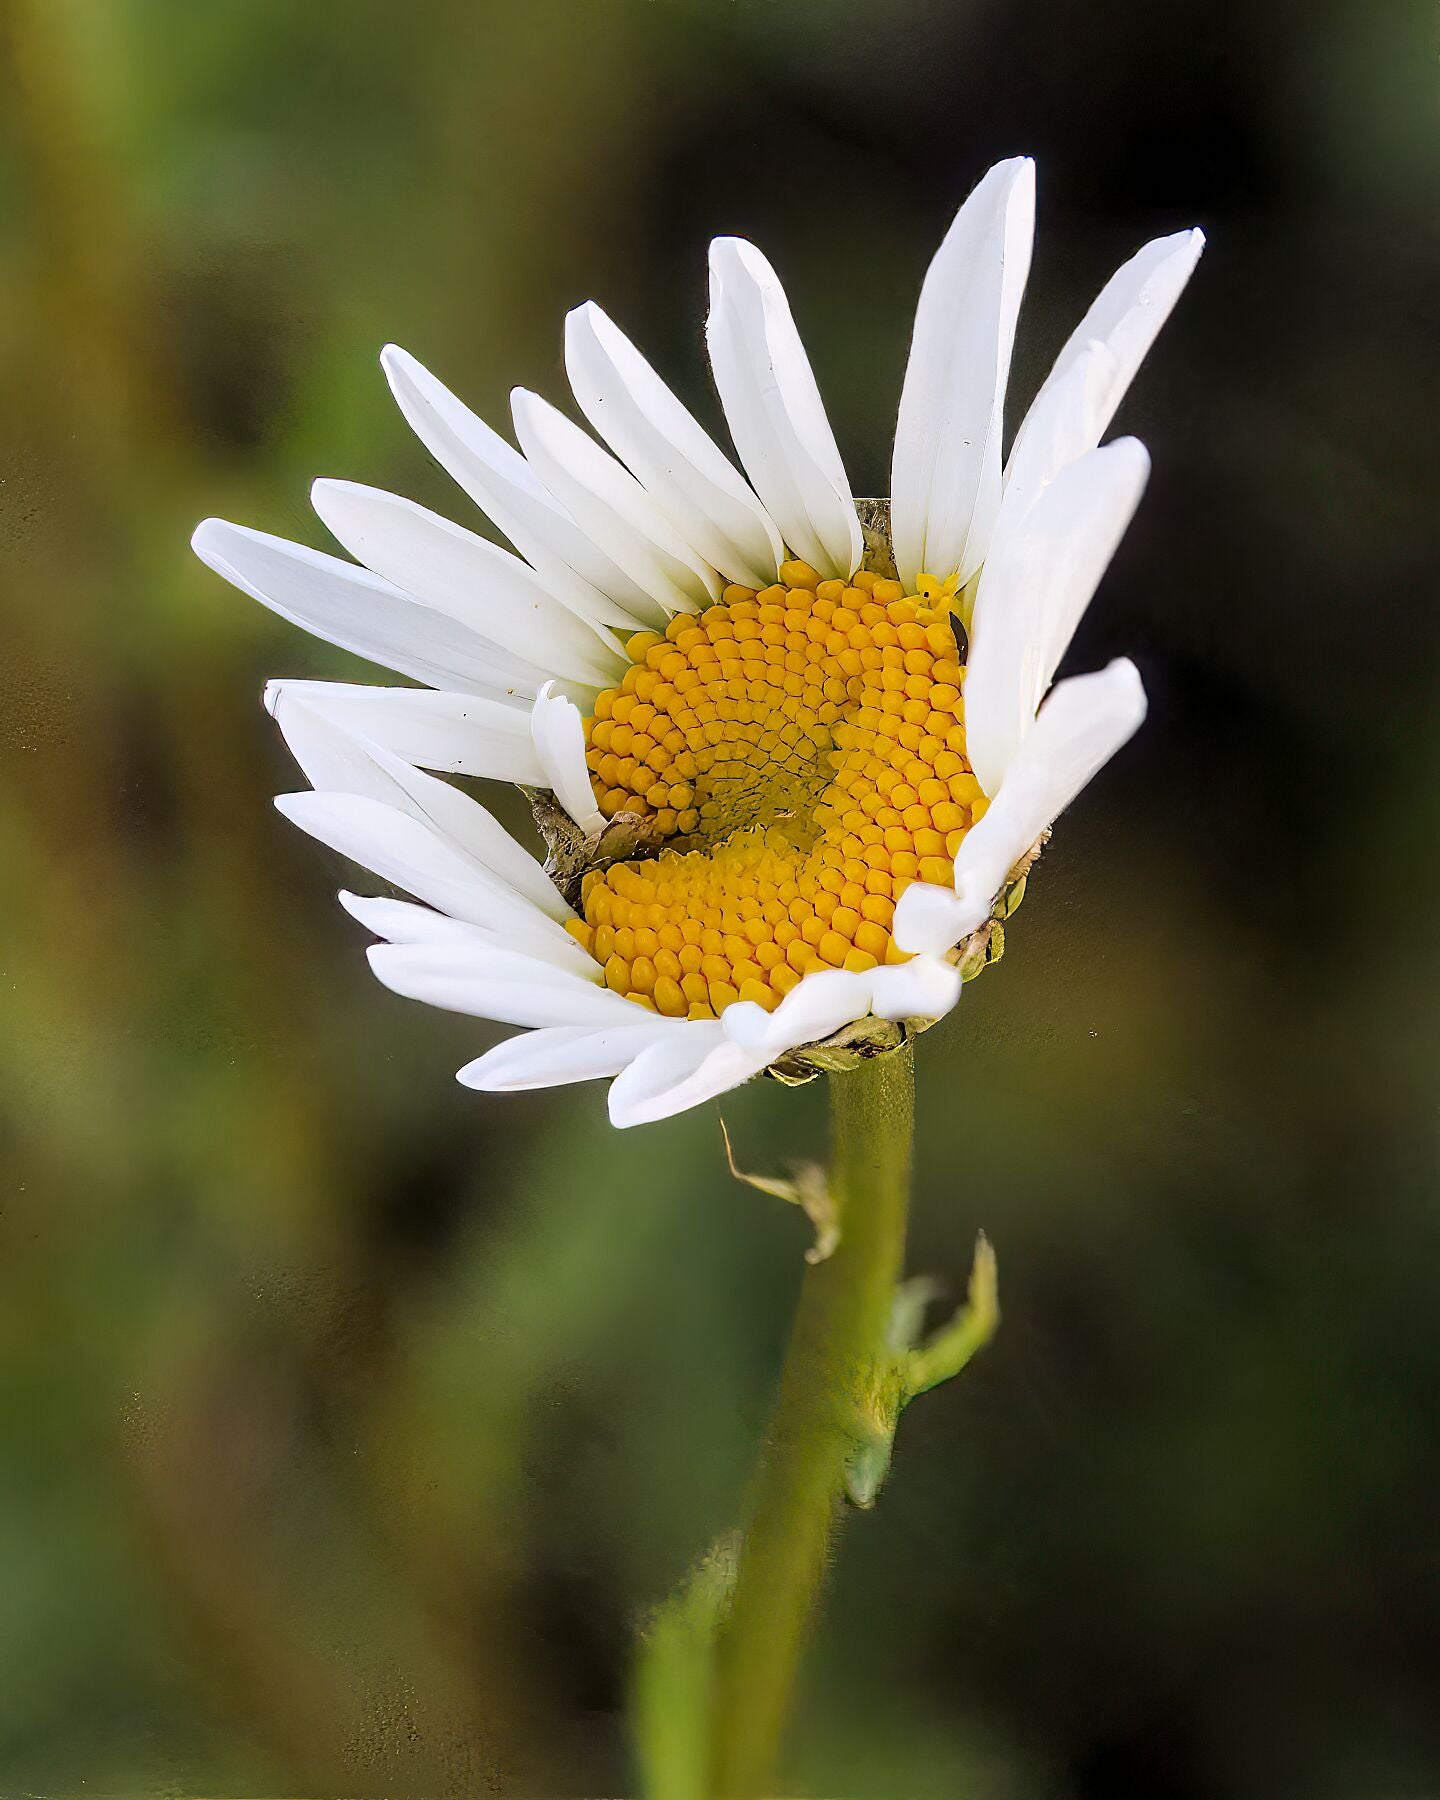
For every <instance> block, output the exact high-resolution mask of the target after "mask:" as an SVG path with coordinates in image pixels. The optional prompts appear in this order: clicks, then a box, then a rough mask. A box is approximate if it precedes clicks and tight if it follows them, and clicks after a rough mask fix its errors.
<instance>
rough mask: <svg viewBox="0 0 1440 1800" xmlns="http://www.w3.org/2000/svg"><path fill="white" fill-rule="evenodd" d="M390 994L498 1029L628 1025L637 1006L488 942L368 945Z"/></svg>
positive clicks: (373, 964)
mask: <svg viewBox="0 0 1440 1800" xmlns="http://www.w3.org/2000/svg"><path fill="white" fill-rule="evenodd" d="M367 955H368V956H369V958H370V967H371V968H372V969H373V970H374V971H375V973H376V975H377V976H378V977H379V979H380V980H381V981H383V982H384V984H385V986H386V987H388V988H389V989H391V991H392V992H394V993H397V994H403V995H404V996H405V997H406V999H409V1000H420V1001H423V1002H424V1003H425V1005H427V1006H441V1007H444V1008H445V1009H446V1011H447V1012H460V1013H469V1014H470V1015H471V1016H472V1017H474V1018H479V1019H494V1020H495V1021H496V1023H497V1024H501V1025H611V1024H613V1025H626V1024H628V1023H629V1017H628V1015H629V1014H631V1013H633V1012H634V1011H635V1010H636V1009H635V1007H634V1005H633V1004H632V1002H630V1001H629V1000H624V999H622V998H621V997H620V995H619V994H615V993H612V992H611V991H610V989H609V988H607V987H601V986H597V985H596V984H595V983H593V982H589V981H586V980H584V979H582V978H581V977H580V976H577V975H571V974H569V973H568V972H567V971H565V970H564V969H556V968H553V967H551V966H550V965H549V964H547V963H543V962H539V961H536V960H534V959H532V958H530V957H527V956H522V955H518V954H517V953H516V952H514V951H506V950H497V949H495V948H493V947H492V946H490V945H475V946H471V945H463V946H462V945H449V944H372V945H371V946H370V949H369V951H368V952H367Z"/></svg>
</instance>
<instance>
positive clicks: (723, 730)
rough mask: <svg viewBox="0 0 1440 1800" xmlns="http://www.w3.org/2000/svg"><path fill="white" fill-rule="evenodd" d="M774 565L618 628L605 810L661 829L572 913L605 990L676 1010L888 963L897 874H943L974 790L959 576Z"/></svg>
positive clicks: (600, 728) (691, 1010) (603, 737)
mask: <svg viewBox="0 0 1440 1800" xmlns="http://www.w3.org/2000/svg"><path fill="white" fill-rule="evenodd" d="M779 574H780V580H779V582H778V583H777V584H776V585H775V586H773V587H768V588H765V589H763V590H762V591H761V592H759V593H756V592H754V591H753V590H752V589H750V588H744V587H727V588H726V590H725V593H724V596H723V598H722V599H721V600H720V601H719V602H718V604H716V605H714V606H711V607H708V608H707V609H706V610H705V611H704V612H702V613H699V614H689V613H686V614H680V615H678V616H677V617H676V618H674V619H672V620H671V621H670V625H669V627H668V629H667V630H666V632H665V635H664V636H663V637H660V636H658V635H657V634H655V633H653V632H642V633H640V634H639V635H637V636H636V637H633V638H631V639H630V641H629V643H628V644H627V646H626V648H627V651H628V653H629V655H630V657H631V658H632V665H631V667H630V668H629V669H627V670H626V673H625V679H624V681H623V682H622V683H621V685H620V686H619V687H618V688H611V689H607V690H606V691H605V692H604V693H602V694H601V695H600V696H599V697H598V699H597V700H596V702H595V716H594V718H593V719H590V720H587V721H586V726H585V741H586V761H587V763H588V764H589V768H590V779H591V784H592V786H593V787H594V790H595V798H596V802H597V804H598V806H599V808H600V811H601V812H602V813H603V814H605V815H606V817H607V818H613V817H615V816H616V815H617V814H621V813H629V814H637V815H639V817H640V818H641V819H642V820H643V821H644V824H643V835H644V837H645V838H646V840H647V842H648V843H649V844H650V845H651V846H652V847H653V846H654V845H656V844H657V843H658V844H660V845H661V846H663V847H661V848H660V849H659V850H658V852H656V853H654V854H651V855H649V856H647V857H644V858H643V859H637V860H633V861H629V862H621V863H612V864H611V865H610V866H609V867H608V868H605V869H597V870H592V871H591V872H590V873H589V874H587V875H586V876H585V878H584V881H583V883H582V886H581V897H582V905H583V910H584V918H583V919H582V920H577V921H575V922H574V923H573V924H572V925H571V927H570V929H571V931H572V932H573V933H574V935H575V936H576V937H577V938H578V939H579V941H580V942H581V943H582V944H583V945H584V946H585V948H586V949H587V950H589V951H590V953H591V954H592V955H593V956H594V957H595V958H596V960H597V961H598V962H600V963H601V964H602V965H603V967H604V970H605V980H606V982H607V983H608V984H609V986H610V987H612V988H613V989H614V990H615V991H616V992H617V993H619V994H624V995H625V996H626V997H627V998H629V999H631V1000H635V1001H637V1002H639V1003H640V1004H641V1005H643V1006H646V1007H649V1008H651V1009H653V1010H656V1011H659V1012H662V1013H665V1014H667V1015H669V1016H671V1017H674V1018H684V1017H686V1016H687V1015H688V1016H689V1017H690V1018H695V1019H709V1018H713V1017H715V1016H716V1015H717V1014H719V1013H720V1012H721V1011H723V1009H724V1008H725V1007H727V1006H729V1005H730V1004H731V1003H732V1002H733V1001H735V1000H754V1001H757V1002H758V1003H759V1004H760V1005H761V1006H763V1007H765V1008H767V1010H768V1009H770V1008H772V1007H774V1006H776V1005H778V1004H779V1002H780V1000H781V999H782V998H783V997H784V995H785V994H787V993H789V991H790V989H791V988H793V987H794V986H795V984H796V983H797V982H798V981H799V980H800V979H801V977H802V976H803V975H806V974H808V973H809V972H810V971H811V970H815V969H859V970H863V969H872V968H874V967H875V966H876V964H877V963H895V962H904V961H905V960H906V955H905V953H904V952H903V951H902V950H900V949H899V948H898V947H897V946H896V944H895V942H894V940H893V939H892V937H891V935H890V925H891V920H892V919H893V917H894V913H895V902H896V901H897V900H898V899H899V898H900V896H901V894H902V893H904V891H905V889H906V888H907V887H908V886H909V884H910V883H911V882H912V881H916V880H919V881H928V882H934V883H936V884H937V885H940V886H949V885H950V884H951V878H952V864H953V860H954V856H955V851H956V849H957V848H958V846H959V843H960V839H961V838H962V837H963V835H964V833H965V831H966V830H967V829H968V827H969V826H970V825H971V824H972V823H973V822H974V821H975V819H977V818H978V817H979V816H980V814H981V813H982V812H983V810H984V808H985V805H986V802H985V799H984V796H983V795H982V794H981V792H980V784H979V783H978V782H977V781H976V779H975V777H974V775H973V774H972V773H971V771H970V765H969V763H968V762H967V761H966V759H965V723H964V718H965V709H964V702H963V700H962V698H961V688H962V684H963V682H964V675H965V672H964V669H963V667H962V666H961V663H960V657H959V652H958V649H957V646H956V642H955V634H954V629H953V626H952V624H951V620H950V609H951V606H952V604H954V596H953V593H952V591H951V589H952V588H953V583H941V582H937V581H934V580H932V579H931V578H930V577H928V576H923V575H922V576H921V577H920V580H919V583H918V584H917V585H918V586H919V589H920V592H919V593H918V594H909V595H907V594H906V593H905V591H904V589H903V588H902V586H901V585H900V583H899V582H898V581H888V580H882V579H880V578H879V577H877V576H876V575H874V574H872V573H870V572H868V571H861V572H860V573H859V574H857V575H855V576H854V577H853V578H852V580H851V582H849V583H846V582H842V581H821V580H820V578H819V576H818V575H817V574H816V572H815V571H814V570H813V569H812V568H810V567H809V565H808V564H805V563H799V562H787V563H783V564H782V565H781V567H780V571H779Z"/></svg>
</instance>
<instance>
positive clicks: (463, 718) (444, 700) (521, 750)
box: [265, 680, 545, 787]
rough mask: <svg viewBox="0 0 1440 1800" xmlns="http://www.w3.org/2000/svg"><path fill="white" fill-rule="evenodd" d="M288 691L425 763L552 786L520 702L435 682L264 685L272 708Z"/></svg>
mask: <svg viewBox="0 0 1440 1800" xmlns="http://www.w3.org/2000/svg"><path fill="white" fill-rule="evenodd" d="M286 695H290V696H292V697H293V698H294V699H297V700H301V701H303V702H304V703H305V705H306V706H309V707H312V708H313V709H314V710H315V711H316V712H319V713H323V714H325V715H327V716H328V717H330V718H333V719H335V720H336V721H337V722H338V723H339V724H340V725H341V726H343V727H344V728H346V729H347V730H349V731H352V732H358V733H360V735H361V736H363V737H367V738H370V739H372V740H373V741H374V742H375V743H377V744H381V745H383V746H384V748H385V749H387V750H389V751H392V752H393V753H394V754H395V755H396V756H399V757H402V758H403V759H404V760H405V761H406V762H408V763H418V764H419V766H420V767H421V768H422V769H441V770H443V771H444V772H445V773H447V774H451V775H476V776H485V777H487V778H488V779H490V780H492V781H512V782H523V783H524V784H525V785H526V786H527V787H544V786H545V771H544V770H543V769H542V768H541V766H540V759H539V757H538V756H537V755H536V754H535V745H534V742H533V741H532V739H531V736H530V708H529V706H528V705H525V704H523V703H521V702H518V701H516V700H494V699H488V698H486V697H484V696H482V695H476V694H442V693H438V692H436V691H435V690H434V689H432V688H402V687H361V686H359V685H358V684H355V683H351V682H347V681H283V680H282V681H270V682H267V683H266V685H265V705H266V707H267V708H268V710H269V711H270V712H271V713H273V712H274V711H275V709H276V708H277V706H279V705H280V704H281V702H282V700H283V698H284V697H285V696H286Z"/></svg>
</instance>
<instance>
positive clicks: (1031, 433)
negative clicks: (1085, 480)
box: [986, 342, 1116, 562]
mask: <svg viewBox="0 0 1440 1800" xmlns="http://www.w3.org/2000/svg"><path fill="white" fill-rule="evenodd" d="M1115 368H1116V363H1115V356H1114V353H1113V351H1111V350H1109V349H1107V347H1106V346H1105V345H1104V344H1101V343H1099V342H1096V343H1092V344H1087V345H1085V346H1084V347H1083V348H1082V349H1081V350H1080V351H1079V353H1078V354H1077V355H1076V356H1074V357H1072V358H1071V360H1070V362H1069V364H1068V365H1067V367H1066V368H1065V370H1064V372H1063V373H1062V374H1061V376H1060V378H1059V379H1058V380H1055V381H1050V382H1047V383H1046V385H1045V387H1044V388H1043V389H1042V391H1041V393H1040V396H1039V398H1038V399H1037V400H1036V402H1035V404H1034V405H1033V406H1032V407H1031V408H1030V411H1029V413H1028V414H1027V415H1026V419H1025V427H1024V432H1025V435H1024V441H1023V443H1022V442H1021V440H1020V439H1018V438H1017V440H1016V442H1015V447H1014V449H1013V450H1012V451H1011V453H1010V460H1009V462H1008V463H1006V465H1005V482H1004V486H1003V489H1002V491H1001V496H1000V512H999V514H998V516H997V518H996V520H995V530H994V532H993V533H992V535H991V538H990V547H989V549H988V550H987V552H986V560H987V562H993V561H994V560H995V558H996V557H997V556H998V555H999V554H1000V551H1001V547H1002V545H1003V543H1004V541H1005V538H1006V536H1007V535H1008V534H1009V533H1012V532H1014V531H1016V530H1018V529H1019V528H1020V527H1021V526H1022V525H1023V523H1024V520H1025V516H1026V514H1027V513H1028V512H1029V510H1030V508H1031V507H1032V506H1033V505H1034V504H1035V502H1036V500H1038V499H1039V497H1040V495H1041V494H1042V493H1043V492H1044V490H1045V488H1046V487H1047V486H1048V485H1049V483H1050V482H1051V481H1053V480H1054V478H1055V476H1057V475H1058V474H1059V473H1060V471H1061V470H1062V469H1064V468H1068V467H1069V465H1070V464H1071V463H1073V462H1075V461H1076V460H1077V458H1079V457H1081V456H1084V455H1085V453H1086V452H1087V451H1089V450H1093V449H1094V448H1095V446H1096V445H1097V444H1098V443H1099V442H1100V432H1101V426H1100V424H1099V415H1100V409H1101V406H1102V404H1103V401H1104V397H1105V394H1106V392H1107V391H1108V389H1109V386H1110V383H1111V382H1112V381H1113V380H1114V375H1115Z"/></svg>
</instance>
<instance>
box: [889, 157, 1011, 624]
mask: <svg viewBox="0 0 1440 1800" xmlns="http://www.w3.org/2000/svg"><path fill="white" fill-rule="evenodd" d="M1034 231H1035V165H1034V163H1032V162H1031V160H1030V159H1029V157H1014V158H1012V159H1011V160H1010V161H1009V162H1003V163H997V164H996V165H995V167H994V168H993V169H991V170H990V171H989V173H988V174H987V175H986V176H985V177H984V178H983V180H982V181H981V182H980V184H979V185H978V186H977V187H976V189H975V191H974V192H973V193H972V194H971V196H970V198H969V199H968V200H967V201H966V202H965V204H964V205H963V206H962V207H961V208H960V211H959V213H958V214H957V215H956V218H955V222H954V224H953V225H951V227H950V230H949V231H948V232H947V233H946V236H945V241H944V242H943V243H942V244H941V246H940V248H939V250H938V251H937V252H936V255H935V259H934V261H933V262H932V263H931V264H930V268H929V271H928V272H927V274H926V276H925V282H924V285H923V287H922V288H921V290H920V304H919V307H918V308H917V310H916V314H915V332H914V336H913V338H912V340H911V345H910V361H909V364H908V366H907V368H906V371H905V386H904V389H903V391H902V393H901V396H900V416H899V419H898V421H897V423H896V427H895V457H894V465H893V468H892V471H891V479H890V493H891V530H892V532H893V535H894V544H895V560H896V563H897V565H898V567H899V571H900V579H901V580H902V581H903V582H904V583H905V584H906V586H907V588H913V585H914V581H915V577H916V576H917V575H918V574H919V573H920V572H921V571H924V572H925V573H927V574H930V575H935V576H938V577H940V578H941V579H942V580H943V579H945V578H946V577H948V576H951V575H954V574H957V573H958V574H959V575H960V576H961V578H962V580H968V579H969V577H970V575H971V574H972V573H973V572H974V570H975V569H977V568H978V567H979V566H980V563H981V561H982V559H983V557H984V555H985V548H986V544H987V542H988V540H989V534H990V529H991V527H992V525H993V523H994V519H995V513H996V510H997V508H998V506H999V502H1000V438H1001V433H1002V430H1003V412H1004V405H1005V387H1006V382H1007V380H1008V378H1009V373H1010V353H1011V350H1012V349H1013V347H1014V343H1015V321H1016V319H1017V317H1018V315H1019V311H1020V297H1021V295H1022V294H1023V292H1024V289H1025V279H1026V277H1027V275H1028V274H1029V272H1030V250H1031V244H1032V241H1033V238H1034Z"/></svg>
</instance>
